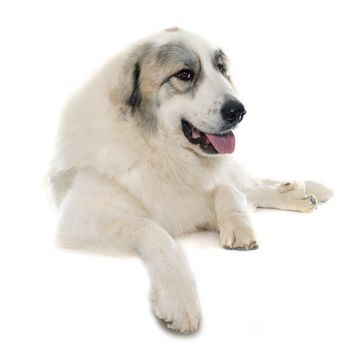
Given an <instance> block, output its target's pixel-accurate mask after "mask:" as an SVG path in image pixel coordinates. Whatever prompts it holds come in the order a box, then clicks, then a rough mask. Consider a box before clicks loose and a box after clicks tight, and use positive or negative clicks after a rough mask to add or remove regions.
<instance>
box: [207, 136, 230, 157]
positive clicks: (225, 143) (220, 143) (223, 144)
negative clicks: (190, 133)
mask: <svg viewBox="0 0 350 350" xmlns="http://www.w3.org/2000/svg"><path fill="white" fill-rule="evenodd" d="M205 135H206V136H207V138H208V139H209V141H210V142H211V144H212V145H213V147H214V148H215V149H216V150H217V152H218V153H232V152H233V151H234V149H235V136H234V135H233V132H232V131H230V132H229V133H227V134H225V136H217V135H213V134H205Z"/></svg>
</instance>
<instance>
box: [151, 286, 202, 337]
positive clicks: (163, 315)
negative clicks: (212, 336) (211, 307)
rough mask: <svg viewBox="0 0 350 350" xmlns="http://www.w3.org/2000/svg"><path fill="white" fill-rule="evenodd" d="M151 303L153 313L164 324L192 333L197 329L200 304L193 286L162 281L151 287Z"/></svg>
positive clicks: (181, 331) (179, 330)
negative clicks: (162, 282) (158, 284)
mask: <svg viewBox="0 0 350 350" xmlns="http://www.w3.org/2000/svg"><path fill="white" fill-rule="evenodd" d="M151 303H152V307H153V311H154V313H155V315H156V316H157V317H158V318H159V319H161V320H162V321H164V322H165V323H166V326H167V327H168V328H170V329H172V330H175V331H177V332H180V333H184V334H186V333H192V332H195V331H196V330H197V329H198V326H199V320H200V306H199V300H198V296H197V291H196V289H195V287H194V286H192V285H186V284H183V283H182V284H180V285H175V284H173V283H170V284H169V283H164V284H163V285H162V286H158V287H154V286H153V287H152V290H151Z"/></svg>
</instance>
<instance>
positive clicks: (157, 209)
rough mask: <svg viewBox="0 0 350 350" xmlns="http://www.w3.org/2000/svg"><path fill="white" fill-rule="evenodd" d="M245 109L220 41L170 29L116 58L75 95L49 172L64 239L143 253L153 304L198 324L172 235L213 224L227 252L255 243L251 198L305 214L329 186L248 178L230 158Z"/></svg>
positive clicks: (168, 316) (187, 328)
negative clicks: (250, 207)
mask: <svg viewBox="0 0 350 350" xmlns="http://www.w3.org/2000/svg"><path fill="white" fill-rule="evenodd" d="M245 113H246V111H245V107H244V105H243V104H242V102H241V101H240V100H239V98H238V95H237V92H236V90H235V87H234V85H233V82H232V80H231V79H230V75H229V70H228V58H227V57H226V55H225V53H224V52H223V51H222V50H221V49H220V48H218V47H216V46H213V45H211V44H209V43H208V42H207V41H205V40H203V39H202V38H201V37H199V36H197V35H194V34H192V33H189V32H187V31H184V30H181V29H178V28H171V29H168V30H165V31H163V32H161V33H158V34H156V35H154V36H152V37H150V38H147V39H145V40H142V41H140V42H138V43H137V44H136V45H134V46H132V47H130V48H129V49H127V50H126V51H124V52H122V53H121V54H119V55H117V56H115V57H114V58H113V59H112V60H110V61H109V62H108V63H107V64H106V65H105V66H104V67H103V68H102V69H101V70H100V71H99V72H98V73H97V74H96V75H95V76H94V77H93V78H92V79H91V80H90V81H89V82H88V83H87V84H86V85H85V86H84V87H83V88H82V89H81V90H80V91H78V92H77V94H76V95H75V96H74V97H73V98H72V99H71V101H70V102H69V103H68V105H67V108H66V109H65V111H64V113H63V116H62V119H61V125H60V129H59V134H58V143H57V152H56V155H55V157H54V160H53V162H52V166H51V171H50V179H51V184H52V188H53V192H54V195H55V200H56V203H57V205H58V207H59V223H58V233H59V236H58V237H59V238H60V241H61V242H64V244H66V245H70V246H76V247H85V246H89V245H98V246H105V247H110V248H120V247H122V248H125V249H128V250H131V251H134V252H136V253H137V254H138V255H139V256H140V257H141V259H142V260H143V262H144V264H145V265H146V267H147V270H148V272H149V275H150V279H151V302H152V307H153V310H154V313H155V314H156V315H157V316H158V317H159V318H160V319H162V320H164V321H165V322H166V323H167V325H168V327H169V328H172V329H174V330H177V331H179V332H182V333H186V332H193V331H195V330H196V329H197V328H198V323H199V319H200V306H199V301H198V296H197V290H196V285H195V281H194V278H193V276H192V273H191V270H190V268H189V266H188V264H187V262H186V259H185V257H184V255H183V253H182V252H181V249H180V248H179V246H178V245H177V243H176V242H175V240H174V238H176V236H179V235H181V234H184V233H187V232H191V231H192V232H193V231H195V230H213V231H217V232H218V237H219V239H220V242H221V245H222V246H223V247H225V248H229V249H237V250H248V249H256V248H257V247H258V244H257V240H256V237H255V232H254V230H253V228H252V225H251V221H250V216H249V211H248V204H253V205H254V206H255V207H263V208H278V209H285V210H295V211H301V212H310V211H312V210H313V209H314V208H315V207H316V203H317V201H318V202H323V201H326V200H327V199H328V198H329V197H330V196H331V191H330V190H329V189H328V188H326V187H325V186H323V185H321V184H318V183H315V182H311V181H306V182H305V183H300V182H293V181H290V182H279V181H273V180H262V179H256V178H254V177H251V176H250V175H249V174H246V173H245V171H243V169H242V167H241V166H239V165H238V164H237V163H236V162H235V161H234V159H233V157H232V153H233V151H234V149H235V137H234V134H233V131H232V130H233V129H235V128H236V127H237V126H238V124H239V123H240V122H241V120H242V119H243V118H244V115H245Z"/></svg>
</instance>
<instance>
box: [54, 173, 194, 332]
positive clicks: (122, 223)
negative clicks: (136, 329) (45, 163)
mask: <svg viewBox="0 0 350 350" xmlns="http://www.w3.org/2000/svg"><path fill="white" fill-rule="evenodd" d="M111 191H112V192H111ZM116 191H120V193H119V196H118V201H119V200H120V205H119V204H118V203H116V201H115V195H116V194H117V193H116ZM108 195H109V197H108ZM111 197H112V198H111ZM128 198H129V199H128ZM127 201H129V204H128V203H127ZM127 206H129V207H131V208H134V210H133V214H126V213H125V210H127V211H128V212H129V210H128V208H127ZM139 214H140V213H139V209H138V208H137V207H135V203H133V202H132V197H130V195H129V194H127V193H125V192H123V191H121V190H116V189H115V187H114V186H113V187H112V186H110V185H108V184H106V183H104V182H103V181H101V180H98V178H97V176H89V175H88V176H77V179H76V182H75V183H74V185H73V187H72V188H71V189H70V191H69V192H68V194H67V195H66V197H65V199H64V200H63V202H62V205H61V208H60V219H59V227H58V231H59V237H60V241H63V242H64V243H66V245H67V242H68V246H71V245H74V246H75V247H77V246H78V247H79V246H80V247H83V248H84V247H87V248H91V247H93V248H94V246H96V247H108V248H109V249H111V248H116V249H117V250H119V249H120V248H121V249H123V250H125V249H126V250H128V251H133V252H135V253H136V254H137V255H138V256H139V257H140V258H141V259H142V261H143V263H144V264H145V266H146V268H147V270H148V272H149V276H150V280H151V302H152V307H153V311H154V313H155V314H156V316H157V317H158V318H160V319H162V320H164V321H165V322H166V323H167V326H168V327H169V328H172V329H174V330H176V331H179V332H181V333H188V332H193V331H195V330H196V329H197V328H198V323H199V318H200V307H199V300H198V295H197V289H196V285H195V281H194V279H193V276H192V272H191V271H190V269H189V267H188V264H187V262H186V259H185V257H184V255H183V253H182V251H181V249H180V248H179V247H178V245H177V244H176V242H175V241H174V239H173V238H172V237H171V236H170V235H169V233H168V232H167V231H166V230H165V229H163V228H162V227H161V226H160V225H158V224H157V223H156V222H154V221H152V220H149V219H147V218H145V216H141V215H139Z"/></svg>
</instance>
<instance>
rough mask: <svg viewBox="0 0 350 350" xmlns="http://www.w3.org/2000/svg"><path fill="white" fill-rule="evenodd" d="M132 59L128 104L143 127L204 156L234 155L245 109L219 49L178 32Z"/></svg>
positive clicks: (161, 37)
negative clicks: (233, 130)
mask: <svg viewBox="0 0 350 350" xmlns="http://www.w3.org/2000/svg"><path fill="white" fill-rule="evenodd" d="M135 58H136V62H135ZM133 60H134V62H133V64H132V66H131V65H130V61H132V60H130V61H129V63H128V64H129V68H127V69H126V71H129V76H130V77H131V78H130V79H129V80H130V84H129V85H130V87H129V89H128V88H126V87H125V88H124V90H125V93H126V95H125V97H124V103H126V105H127V106H129V109H130V111H131V114H132V115H134V116H135V117H137V118H139V122H140V125H141V127H143V128H144V129H148V130H149V131H150V132H152V134H153V136H154V135H157V134H161V135H163V140H164V136H165V137H167V138H176V139H177V140H178V143H179V146H180V147H185V148H188V149H191V150H192V151H195V152H196V153H198V154H200V155H217V154H224V153H232V152H233V150H234V147H235V138H234V135H233V133H232V129H233V128H235V127H236V126H237V124H238V123H239V122H240V121H241V120H242V118H243V116H244V114H245V109H244V106H243V105H242V103H241V102H240V101H239V100H238V99H237V94H236V91H235V88H234V86H233V84H232V81H231V79H230V77H229V73H228V59H227V57H226V55H225V54H224V53H223V51H222V50H221V49H219V48H217V47H213V46H211V45H210V44H208V43H207V42H206V41H204V40H203V39H201V38H199V37H198V36H196V35H194V34H190V33H188V32H185V31H183V30H178V29H174V30H168V31H165V32H163V33H162V34H161V35H159V36H157V37H155V38H153V39H152V40H151V41H149V42H146V43H144V44H142V45H141V46H140V47H138V48H137V49H136V51H134V52H133Z"/></svg>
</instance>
